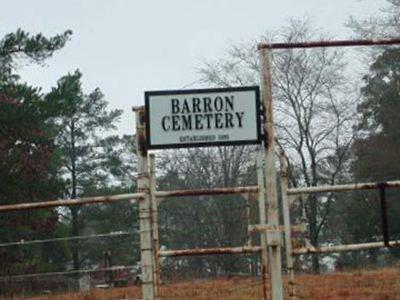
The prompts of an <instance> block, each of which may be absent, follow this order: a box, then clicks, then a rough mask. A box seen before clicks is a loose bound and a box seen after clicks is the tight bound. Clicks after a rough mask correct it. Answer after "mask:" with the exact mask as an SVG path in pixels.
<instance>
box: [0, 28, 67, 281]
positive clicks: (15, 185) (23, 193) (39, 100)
mask: <svg viewBox="0 0 400 300" xmlns="http://www.w3.org/2000/svg"><path fill="white" fill-rule="evenodd" d="M70 34H71V32H70V31H66V32H65V33H64V34H62V35H57V36H54V37H51V38H46V37H44V36H42V35H40V34H39V35H36V36H30V35H29V34H28V33H26V32H25V31H23V30H18V31H17V32H16V33H10V34H7V35H6V36H5V37H3V38H2V39H1V40H0V203H1V204H8V203H19V202H36V201H43V200H49V199H55V198H57V197H58V196H60V194H61V191H62V190H63V184H62V180H60V178H58V176H57V173H58V166H59V164H58V163H59V160H58V156H57V151H56V150H55V145H54V140H55V137H56V133H57V126H56V124H55V122H54V120H55V117H56V116H57V115H58V114H59V112H60V111H59V109H58V108H57V107H56V106H54V105H52V103H51V102H49V101H48V100H47V99H45V98H44V97H43V94H42V93H41V91H40V89H39V88H35V87H31V86H29V85H27V84H22V83H20V82H19V81H18V79H19V77H18V75H16V74H15V73H14V72H15V70H16V68H17V66H18V63H19V62H20V61H21V59H23V58H26V59H29V60H30V61H33V62H36V63H43V62H44V60H45V59H46V58H49V57H51V56H52V55H53V53H54V52H55V51H56V50H59V49H61V48H62V47H63V46H64V44H65V42H66V41H67V40H68V38H69V36H70ZM57 226H58V212H57V211H56V210H45V211H37V212H30V213H28V212H23V213H13V214H12V213H9V214H1V215H0V242H2V243H4V242H11V241H18V240H22V239H37V238H39V239H40V238H42V237H44V236H52V235H54V234H55V232H56V231H57V230H58V229H57ZM54 247H55V248H54V249H53V250H52V251H47V252H46V251H44V249H41V247H34V248H32V249H30V248H25V247H19V248H15V249H12V248H1V249H0V252H1V257H2V260H1V261H2V263H1V265H0V272H1V273H2V274H15V273H24V272H38V271H40V270H43V269H45V267H44V266H45V265H46V261H48V260H49V259H52V257H53V259H52V261H53V262H54V254H55V253H58V254H61V253H65V251H63V250H61V248H59V247H58V246H54ZM27 261H30V263H27Z"/></svg>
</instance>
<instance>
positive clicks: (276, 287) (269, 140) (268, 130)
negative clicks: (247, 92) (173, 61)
mask: <svg viewBox="0 0 400 300" xmlns="http://www.w3.org/2000/svg"><path fill="white" fill-rule="evenodd" d="M269 55H270V53H269V49H267V48H262V49H260V60H261V66H262V69H261V71H262V77H261V78H262V102H263V105H264V124H263V125H264V147H265V174H266V176H265V187H266V190H267V201H268V214H267V215H268V230H267V244H268V254H269V265H270V274H271V299H272V300H283V288H282V266H281V264H282V262H281V237H280V232H279V215H278V200H277V193H276V174H275V173H276V170H275V159H274V158H275V136H274V127H273V112H272V95H271V70H270V57H269Z"/></svg>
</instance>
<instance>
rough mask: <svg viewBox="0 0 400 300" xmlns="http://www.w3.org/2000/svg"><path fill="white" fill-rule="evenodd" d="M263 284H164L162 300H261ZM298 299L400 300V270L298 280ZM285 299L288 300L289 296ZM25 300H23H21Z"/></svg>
mask: <svg viewBox="0 0 400 300" xmlns="http://www.w3.org/2000/svg"><path fill="white" fill-rule="evenodd" d="M261 293H262V289H261V281H260V280H259V279H256V278H222V279H215V280H194V281H190V282H180V283H173V284H164V285H163V286H162V288H161V295H162V299H176V300H179V299H182V300H183V299H190V300H211V299H223V300H249V299H257V300H258V299H261ZM296 294H297V295H298V298H297V299H316V300H317V299H318V300H319V299H321V300H322V299H324V300H325V299H330V300H338V299H353V300H355V299H365V300H392V299H400V269H395V268H391V269H380V270H371V271H362V272H361V271H353V272H339V273H333V274H327V275H310V274H301V275H297V276H296ZM285 298H288V295H286V297H285ZM19 299H21V298H19ZM24 299H29V300H50V299H52V300H67V299H68V300H92V299H101V300H108V299H110V300H111V299H132V300H133V299H141V298H140V288H139V287H128V288H118V289H113V290H92V291H90V292H89V293H86V294H81V293H69V294H61V295H51V296H42V297H34V298H24Z"/></svg>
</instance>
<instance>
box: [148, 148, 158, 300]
mask: <svg viewBox="0 0 400 300" xmlns="http://www.w3.org/2000/svg"><path fill="white" fill-rule="evenodd" d="M149 158H150V197H151V220H152V229H153V259H154V272H153V273H154V275H153V276H154V284H155V288H154V293H155V297H156V299H159V296H160V290H159V289H160V258H159V256H158V252H159V248H160V246H159V242H158V209H157V197H156V166H155V156H154V154H153V153H152V154H150V155H149Z"/></svg>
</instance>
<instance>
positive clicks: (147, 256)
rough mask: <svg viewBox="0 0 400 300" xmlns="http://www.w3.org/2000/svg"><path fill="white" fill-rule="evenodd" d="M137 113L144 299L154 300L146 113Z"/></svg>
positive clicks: (138, 111)
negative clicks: (143, 194) (142, 195)
mask: <svg viewBox="0 0 400 300" xmlns="http://www.w3.org/2000/svg"><path fill="white" fill-rule="evenodd" d="M135 112H136V149H137V156H138V180H137V190H138V192H142V193H145V196H144V198H143V199H142V200H140V201H139V226H140V255H141V268H142V274H141V280H142V298H143V299H144V300H154V296H155V292H154V276H153V275H154V274H153V262H154V259H153V247H152V246H153V240H152V228H151V199H150V198H151V197H150V176H149V166H148V158H147V148H146V137H145V121H144V120H145V112H144V109H143V108H142V109H137V110H135Z"/></svg>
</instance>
